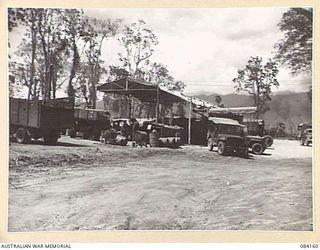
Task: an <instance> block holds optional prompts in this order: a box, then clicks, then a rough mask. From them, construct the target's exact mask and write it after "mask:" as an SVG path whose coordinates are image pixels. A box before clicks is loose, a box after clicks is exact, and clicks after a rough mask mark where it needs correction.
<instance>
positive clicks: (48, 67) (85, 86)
mask: <svg viewBox="0 0 320 250" xmlns="http://www.w3.org/2000/svg"><path fill="white" fill-rule="evenodd" d="M16 27H23V28H24V30H25V34H24V37H23V39H22V41H21V43H20V44H19V46H18V48H17V51H15V56H16V57H18V58H19V61H14V60H10V58H9V88H10V94H11V95H13V94H14V93H16V92H19V91H20V90H21V88H22V87H23V86H25V87H27V89H28V98H29V99H40V98H42V99H54V98H56V94H57V90H64V91H65V92H66V94H67V95H68V96H69V97H78V98H82V99H83V100H85V103H86V105H87V106H88V107H92V108H95V104H96V98H97V93H96V87H97V85H98V84H99V81H100V80H101V79H102V77H104V79H107V80H115V79H117V78H121V77H124V76H130V77H133V78H139V79H143V80H146V81H150V82H153V83H156V84H160V85H162V86H166V87H168V88H169V89H175V90H179V91H182V90H183V89H184V87H185V84H184V83H183V82H179V81H175V80H174V78H173V77H172V76H171V75H170V73H169V70H168V69H167V67H166V66H165V65H163V64H161V63H158V62H152V61H151V56H152V55H153V53H154V49H155V46H156V45H157V44H158V43H159V42H158V38H157V36H156V35H155V34H154V33H153V32H152V31H151V30H149V29H147V28H146V23H145V22H144V21H143V20H139V21H137V22H134V23H132V24H129V25H124V24H123V21H122V20H120V19H110V18H105V19H98V18H92V17H88V16H86V15H85V14H84V12H83V10H79V9H41V8H36V9H35V8H10V9H8V30H9V32H11V31H13V29H15V28H16ZM108 39H117V40H118V41H119V42H120V44H121V45H122V47H123V49H124V51H125V52H126V53H125V54H121V53H119V55H118V56H119V60H120V62H121V66H114V65H111V66H109V68H105V67H104V66H103V64H104V61H103V58H102V57H101V51H102V46H103V43H104V42H105V41H106V40H108ZM9 46H10V41H9ZM11 57H13V55H11Z"/></svg>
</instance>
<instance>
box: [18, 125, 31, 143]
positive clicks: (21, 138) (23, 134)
mask: <svg viewBox="0 0 320 250" xmlns="http://www.w3.org/2000/svg"><path fill="white" fill-rule="evenodd" d="M16 140H17V142H18V143H22V144H23V143H28V142H30V137H29V135H28V133H27V130H26V129H24V128H18V129H17V131H16Z"/></svg>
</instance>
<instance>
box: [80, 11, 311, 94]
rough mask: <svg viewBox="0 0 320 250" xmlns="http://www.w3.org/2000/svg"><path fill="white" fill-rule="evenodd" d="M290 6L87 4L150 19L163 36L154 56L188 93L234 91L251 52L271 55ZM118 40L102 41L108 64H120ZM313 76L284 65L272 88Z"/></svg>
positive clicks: (303, 87)
mask: <svg viewBox="0 0 320 250" xmlns="http://www.w3.org/2000/svg"><path fill="white" fill-rule="evenodd" d="M287 10H288V9H287V8H215V9H207V8H206V9H166V8H163V9H123V8H121V9H86V10H85V14H86V15H88V16H92V17H97V18H121V19H123V22H124V23H125V24H129V23H131V22H133V21H136V20H138V19H143V20H144V21H145V22H146V26H147V28H149V29H151V30H152V31H153V32H154V33H155V34H156V35H157V36H158V39H159V44H158V45H157V46H156V47H155V53H154V55H153V56H152V57H151V58H150V60H152V61H155V62H159V63H163V64H165V65H167V66H168V69H169V71H170V72H171V74H172V76H173V77H174V78H175V79H176V80H182V81H184V82H185V83H186V84H187V88H186V90H185V93H186V94H189V95H194V94H203V93H205V94H211V93H220V94H227V93H234V92H235V90H234V88H233V86H234V84H233V82H232V79H233V78H235V77H236V76H237V69H238V68H243V67H244V66H245V65H246V63H247V61H248V59H249V58H250V56H260V57H263V58H264V59H267V58H270V57H272V56H273V54H272V52H273V51H274V49H273V45H274V44H275V43H276V42H277V41H278V40H279V39H281V37H282V36H283V33H282V32H281V31H279V28H278V27H277V24H278V23H279V21H280V19H281V17H282V14H283V13H284V12H285V11H287ZM120 49H121V48H120V46H119V44H118V42H117V41H116V40H115V39H113V40H109V41H107V42H105V43H104V45H103V49H102V59H103V60H104V61H105V62H106V65H105V66H108V65H111V64H113V65H114V64H118V65H120V62H119V60H118V52H119V50H120ZM310 78H311V76H308V75H306V76H299V77H294V78H293V77H291V76H290V75H289V72H288V70H286V69H284V68H280V73H279V75H278V80H279V82H280V87H279V88H278V89H274V91H285V90H290V91H299V92H300V91H308V86H309V85H310V84H311V80H310Z"/></svg>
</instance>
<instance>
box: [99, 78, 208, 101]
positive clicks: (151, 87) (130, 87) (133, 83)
mask: <svg viewBox="0 0 320 250" xmlns="http://www.w3.org/2000/svg"><path fill="white" fill-rule="evenodd" d="M157 88H159V101H160V103H163V104H169V103H177V102H182V101H184V102H190V101H191V97H189V96H185V95H184V94H182V93H181V92H179V91H175V90H169V89H168V88H166V87H162V86H161V87H159V86H158V85H156V84H152V83H149V82H145V81H142V80H139V79H134V78H131V77H124V78H121V79H118V80H115V81H112V82H107V83H104V84H102V85H100V86H98V88H97V89H98V90H99V91H102V92H105V93H120V94H121V93H122V94H127V95H128V94H131V95H132V96H134V97H135V98H137V99H139V100H141V101H142V102H156V97H157ZM192 103H193V104H194V105H195V106H198V107H203V106H204V107H213V106H214V105H213V104H212V103H210V102H207V101H204V100H201V99H199V98H197V97H192Z"/></svg>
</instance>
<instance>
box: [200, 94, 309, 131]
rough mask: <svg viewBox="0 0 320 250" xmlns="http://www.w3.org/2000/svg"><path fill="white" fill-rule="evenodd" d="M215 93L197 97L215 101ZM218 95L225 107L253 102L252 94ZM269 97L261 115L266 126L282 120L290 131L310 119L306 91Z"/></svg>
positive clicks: (241, 105) (250, 104)
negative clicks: (266, 109) (266, 107)
mask: <svg viewBox="0 0 320 250" xmlns="http://www.w3.org/2000/svg"><path fill="white" fill-rule="evenodd" d="M216 95H217V94H211V95H198V96H197V97H199V98H201V99H203V100H205V101H209V102H212V103H215V96H216ZM220 96H221V97H222V103H223V104H224V106H225V107H249V106H253V103H254V102H253V98H252V96H249V95H238V94H228V95H220ZM271 98H272V100H271V101H270V102H268V106H269V108H270V110H269V111H267V112H266V113H265V114H264V115H263V119H264V120H265V123H266V128H270V127H273V126H276V125H277V124H278V123H280V122H283V123H285V124H286V125H287V130H288V132H290V128H291V129H293V130H296V127H297V125H298V124H299V123H302V122H311V121H312V112H311V103H310V100H309V96H308V93H295V92H293V93H279V94H274V95H273V96H272V97H271Z"/></svg>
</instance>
